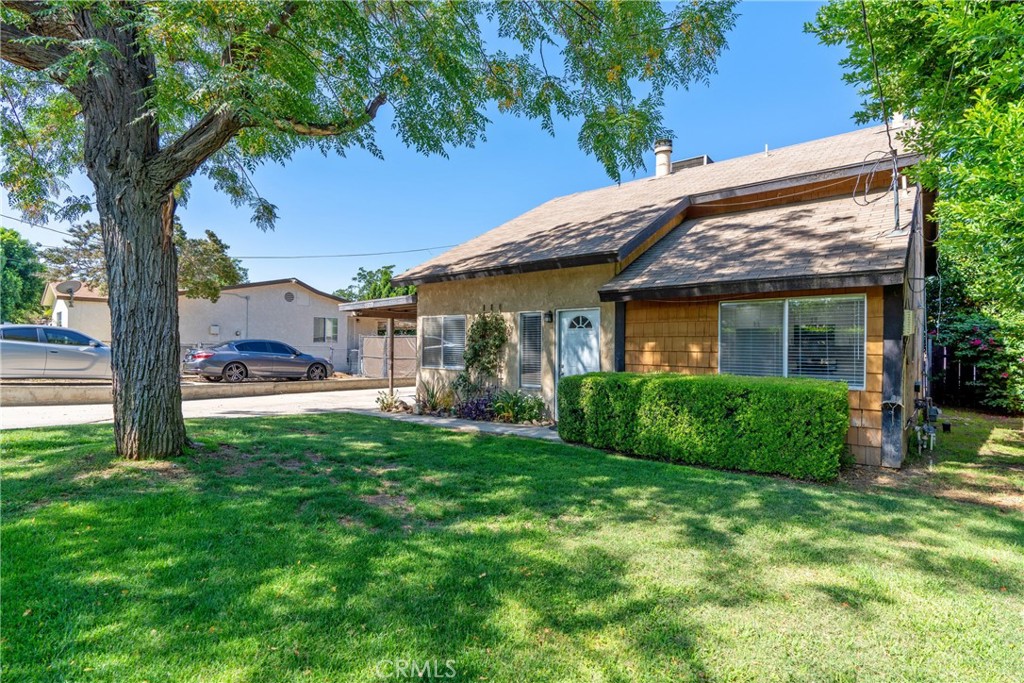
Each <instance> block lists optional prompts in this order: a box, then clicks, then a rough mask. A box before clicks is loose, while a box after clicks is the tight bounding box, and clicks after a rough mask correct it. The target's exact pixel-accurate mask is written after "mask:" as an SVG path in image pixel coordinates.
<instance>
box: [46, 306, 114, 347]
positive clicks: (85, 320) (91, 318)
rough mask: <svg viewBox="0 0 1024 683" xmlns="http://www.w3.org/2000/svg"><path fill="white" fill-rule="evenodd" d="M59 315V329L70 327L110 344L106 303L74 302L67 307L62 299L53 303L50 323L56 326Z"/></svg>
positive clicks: (108, 316)
mask: <svg viewBox="0 0 1024 683" xmlns="http://www.w3.org/2000/svg"><path fill="white" fill-rule="evenodd" d="M58 314H60V316H59V317H60V327H70V328H71V329H73V330H78V331H79V332H81V333H82V334H85V335H88V336H90V337H92V338H94V339H99V340H100V341H101V342H104V343H106V344H109V343H110V309H109V308H108V307H107V302H106V301H88V300H84V301H83V300H81V299H77V300H75V303H74V306H70V307H69V306H68V302H67V301H66V300H64V299H56V300H55V301H54V302H53V311H52V312H51V314H50V322H51V324H53V325H56V324H57V318H58Z"/></svg>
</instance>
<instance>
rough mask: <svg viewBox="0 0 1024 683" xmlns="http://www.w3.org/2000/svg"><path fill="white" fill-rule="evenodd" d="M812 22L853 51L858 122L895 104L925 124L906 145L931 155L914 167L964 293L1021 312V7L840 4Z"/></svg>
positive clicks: (849, 76) (920, 1)
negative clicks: (933, 196) (928, 192)
mask: <svg viewBox="0 0 1024 683" xmlns="http://www.w3.org/2000/svg"><path fill="white" fill-rule="evenodd" d="M865 9H866V15H867V24H868V27H869V28H870V32H871V36H872V38H873V42H874V51H875V54H876V60H877V66H878V71H879V76H880V78H879V80H880V84H881V90H882V94H883V95H884V98H885V103H886V105H887V106H886V110H885V111H883V110H882V107H881V102H880V98H879V96H878V89H877V87H876V84H875V82H874V80H873V77H874V69H873V65H872V63H871V46H870V45H869V42H868V38H867V32H866V31H865V27H864V10H865ZM806 29H807V30H808V31H810V32H811V33H813V34H815V35H817V36H818V38H819V39H820V40H821V42H823V43H825V44H826V45H842V46H845V47H846V48H847V49H848V50H849V54H848V56H847V57H846V58H844V59H843V60H842V62H841V64H842V66H843V67H844V68H845V69H846V75H845V79H846V81H847V82H848V83H852V84H855V85H857V86H858V87H859V88H860V92H861V94H862V95H863V97H864V101H863V105H862V109H861V111H860V112H859V113H858V114H857V119H858V120H859V121H862V122H863V121H868V120H872V119H874V120H880V119H882V118H883V117H884V116H886V115H888V114H891V113H892V112H894V111H899V112H904V113H906V114H908V115H911V116H912V117H913V118H914V119H915V120H916V121H917V124H918V125H917V126H916V128H915V129H913V130H912V131H911V132H910V133H908V134H907V141H908V143H909V145H910V147H911V148H912V149H914V150H916V151H918V152H920V153H921V154H923V155H924V158H923V161H922V162H921V163H920V164H919V165H917V166H916V167H915V168H914V169H913V171H912V173H914V174H915V175H916V176H917V178H918V179H919V180H920V181H921V182H922V183H923V184H924V185H925V186H926V187H928V188H931V189H936V190H938V201H937V202H936V205H935V217H936V218H937V219H938V220H939V223H940V228H941V240H940V242H939V249H940V251H941V252H942V253H943V255H944V257H945V259H946V262H947V263H949V264H951V265H953V266H955V267H957V268H958V269H959V271H960V272H961V273H963V274H966V275H968V276H969V277H968V278H967V279H966V280H965V281H964V292H965V294H967V295H968V296H970V297H971V298H972V299H974V300H976V301H980V302H986V304H987V305H990V306H993V307H995V308H996V309H999V310H1002V311H1005V312H1013V311H1020V310H1024V4H1022V3H1014V2H1005V3H1004V2H950V1H949V0H915V1H913V2H883V1H880V0H870V1H868V2H866V3H865V5H864V7H862V4H861V2H860V1H859V0H833V2H830V3H829V4H827V5H825V6H824V7H822V8H821V9H820V10H819V11H818V15H817V18H816V20H815V21H814V22H813V23H812V24H808V26H807V27H806Z"/></svg>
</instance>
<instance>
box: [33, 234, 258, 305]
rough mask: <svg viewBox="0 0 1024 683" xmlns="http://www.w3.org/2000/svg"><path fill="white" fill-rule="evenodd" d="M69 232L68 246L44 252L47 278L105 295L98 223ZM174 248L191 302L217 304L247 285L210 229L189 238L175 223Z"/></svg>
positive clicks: (243, 271) (245, 273) (242, 271)
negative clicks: (222, 293)
mask: <svg viewBox="0 0 1024 683" xmlns="http://www.w3.org/2000/svg"><path fill="white" fill-rule="evenodd" d="M68 232H69V233H70V235H71V236H70V237H69V238H68V239H67V240H65V242H66V244H65V246H62V247H50V248H48V249H44V250H43V252H42V259H43V261H44V262H45V263H46V270H47V276H48V277H49V278H50V279H51V280H69V279H71V278H74V279H76V280H81V281H82V282H84V283H86V284H88V285H89V286H90V287H92V288H93V289H96V290H99V291H103V292H105V291H106V290H107V269H106V264H105V263H104V256H103V238H102V236H101V235H100V226H99V224H98V223H93V222H91V221H88V222H86V223H83V224H80V225H74V226H72V227H71V229H70V230H68ZM174 246H175V248H176V249H177V251H178V286H179V287H180V288H181V289H182V290H183V291H184V292H185V296H187V297H189V298H191V299H209V300H210V301H216V300H217V299H218V298H220V290H221V289H223V288H224V287H230V286H231V285H237V284H241V283H243V282H248V279H249V273H248V271H247V270H246V269H245V268H243V267H242V262H241V261H239V260H238V259H234V258H231V257H230V256H228V253H227V252H228V248H229V247H228V245H227V244H225V243H224V242H223V241H222V240H221V239H220V238H219V237H217V235H216V234H214V232H213V231H212V230H207V231H206V236H205V237H189V236H188V235H187V234H186V233H185V229H184V228H183V227H182V226H181V224H180V223H176V224H175V226H174Z"/></svg>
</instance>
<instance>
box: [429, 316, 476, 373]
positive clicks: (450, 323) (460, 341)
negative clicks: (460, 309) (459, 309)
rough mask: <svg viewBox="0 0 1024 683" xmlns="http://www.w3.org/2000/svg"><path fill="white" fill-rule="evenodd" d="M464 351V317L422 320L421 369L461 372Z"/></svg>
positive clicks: (435, 317)
mask: <svg viewBox="0 0 1024 683" xmlns="http://www.w3.org/2000/svg"><path fill="white" fill-rule="evenodd" d="M465 350H466V316H464V315H443V316H434V317H430V318H423V344H422V350H421V354H422V357H421V362H422V364H423V367H425V368H451V369H457V370H461V369H462V367H463V360H462V356H463V353H464V352H465Z"/></svg>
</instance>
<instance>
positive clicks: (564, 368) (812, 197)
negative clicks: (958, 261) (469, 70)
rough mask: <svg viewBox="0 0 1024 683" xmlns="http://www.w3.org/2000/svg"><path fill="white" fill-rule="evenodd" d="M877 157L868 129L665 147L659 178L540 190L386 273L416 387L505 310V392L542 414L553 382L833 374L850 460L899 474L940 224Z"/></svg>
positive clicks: (452, 368)
mask: <svg viewBox="0 0 1024 683" xmlns="http://www.w3.org/2000/svg"><path fill="white" fill-rule="evenodd" d="M898 132H899V126H897V127H896V130H895V131H894V140H895V133H898ZM887 149H888V142H887V136H886V131H885V128H884V127H873V128H865V129H862V130H858V131H855V132H852V133H847V134H844V135H837V136H834V137H830V138H825V139H822V140H815V141H812V142H807V143H803V144H799V145H794V146H791V147H785V148H781V149H776V150H771V151H766V152H765V153H758V154H754V155H750V156H745V157H740V158H736V159H730V160H727V161H723V162H718V163H713V162H712V161H711V160H710V159H709V158H707V157H706V156H702V157H696V158H694V159H688V160H686V161H683V162H676V163H675V164H673V163H672V161H671V158H670V157H671V144H670V143H668V142H666V141H661V142H659V145H658V147H657V148H656V157H657V166H656V168H657V173H656V175H655V176H654V177H651V178H644V179H641V180H636V181H633V182H628V183H623V184H622V185H616V186H611V187H606V188H602V189H598V190H593V191H589V192H581V193H578V194H574V195H570V196H567V197H560V198H557V199H554V200H551V201H549V202H547V203H545V204H543V205H541V206H539V207H537V208H535V209H533V210H532V211H529V212H527V213H525V214H523V215H521V216H519V217H518V218H515V219H513V220H511V221H509V222H508V223H506V224H504V225H502V226H500V227H498V228H496V229H494V230H491V231H490V232H487V233H485V234H483V235H481V236H480V237H477V238H475V239H472V240H470V241H468V242H466V243H464V244H462V245H460V246H458V247H455V248H454V249H452V250H450V251H448V252H446V253H445V254H443V255H441V256H438V257H436V258H434V259H432V260H430V261H427V262H426V263H424V264H422V265H420V266H417V267H415V268H412V269H411V270H408V271H406V272H405V273H403V274H401V275H399V276H398V277H396V278H394V283H395V284H396V285H409V284H415V285H417V286H418V290H417V292H418V297H417V299H418V301H417V315H418V320H419V329H420V336H419V353H420V361H421V363H420V365H421V369H420V371H419V380H420V381H421V382H422V381H424V380H429V379H432V378H443V379H445V380H450V379H452V378H454V377H455V376H456V374H457V373H458V372H459V371H460V370H461V369H462V367H463V363H462V350H463V348H464V345H465V335H466V330H467V329H468V327H469V325H470V324H471V323H472V318H473V316H474V315H476V314H478V313H480V312H482V311H499V312H501V313H502V314H503V315H504V316H505V318H506V320H507V321H508V323H509V325H510V326H511V329H512V335H511V339H512V343H511V344H509V347H508V351H507V354H506V359H505V372H504V379H503V381H504V384H505V385H506V386H507V387H511V388H523V389H525V390H527V391H535V392H537V393H539V394H540V395H541V396H543V398H544V399H545V401H546V403H547V405H548V407H549V409H551V410H552V411H554V406H555V399H556V396H555V392H556V386H557V381H558V378H559V377H561V376H565V375H572V374H577V373H582V372H590V371H598V370H604V371H609V370H616V371H636V372H679V373H684V374H704V373H715V372H723V373H724V372H728V373H733V374H744V375H781V376H806V377H821V378H827V379H835V380H842V381H846V382H847V383H848V384H849V387H850V392H849V396H850V415H851V417H850V430H849V432H848V438H847V441H848V443H849V445H850V448H851V451H852V453H853V455H854V457H855V458H856V460H857V462H860V463H864V464H871V465H879V464H883V465H887V466H892V467H898V466H899V465H900V464H901V463H902V460H903V455H904V453H905V451H906V441H907V433H908V431H907V430H908V429H909V428H910V427H911V425H912V422H911V419H912V417H913V415H914V414H915V413H916V411H915V409H914V406H915V399H916V398H922V397H924V395H925V392H926V391H927V387H922V385H921V383H922V382H923V363H924V358H923V353H922V351H923V344H924V342H923V330H922V328H923V325H924V279H923V278H924V275H925V260H926V259H925V254H926V249H925V245H926V243H928V244H929V245H930V243H931V242H932V241H934V239H935V238H936V237H937V235H936V232H935V226H934V225H932V224H930V223H928V222H926V221H925V218H924V217H925V215H926V214H927V210H928V208H929V202H930V201H931V199H932V198H931V197H930V196H928V195H927V194H925V193H923V192H922V191H921V190H920V189H919V188H917V187H910V188H909V189H907V188H903V187H900V188H899V189H898V191H897V193H896V195H895V196H894V193H893V192H887V191H886V190H887V188H888V187H889V185H890V183H891V182H892V169H893V159H892V157H890V156H888V155H887V154H886V150H887ZM915 161H916V157H914V156H913V155H909V154H905V153H901V154H899V155H898V156H897V158H896V164H897V165H898V167H900V168H905V167H906V166H908V165H910V164H912V163H914V162H915ZM865 190H867V191H868V192H867V195H866V196H865ZM897 200H898V204H899V206H898V208H897V206H896V203H897ZM897 216H898V221H899V225H898V226H897V224H896V220H897ZM932 251H933V250H932V249H931V247H930V246H929V248H928V249H927V252H928V255H929V259H931V258H933V254H932ZM929 262H930V261H929Z"/></svg>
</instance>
